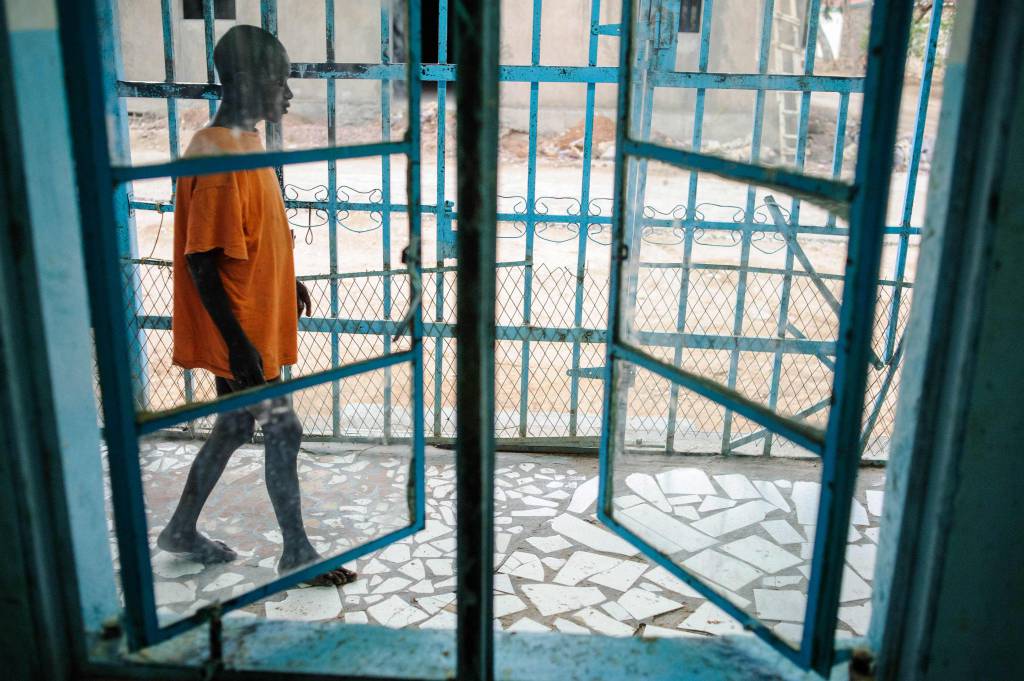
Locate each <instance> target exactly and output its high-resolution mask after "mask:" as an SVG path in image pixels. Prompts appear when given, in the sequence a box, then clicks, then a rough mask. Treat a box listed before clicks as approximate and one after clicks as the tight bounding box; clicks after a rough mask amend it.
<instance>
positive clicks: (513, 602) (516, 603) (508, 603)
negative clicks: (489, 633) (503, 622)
mask: <svg viewBox="0 0 1024 681" xmlns="http://www.w3.org/2000/svg"><path fill="white" fill-rule="evenodd" d="M523 610H526V603H523V599H521V598H520V597H519V596H509V595H502V596H495V597H494V616H495V617H504V616H506V615H512V614H514V613H517V612H521V611H523Z"/></svg>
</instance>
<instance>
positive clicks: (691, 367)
mask: <svg viewBox="0 0 1024 681" xmlns="http://www.w3.org/2000/svg"><path fill="white" fill-rule="evenodd" d="M629 169H630V173H632V175H633V176H634V177H637V178H639V179H640V180H641V181H643V180H645V181H646V189H645V191H644V192H643V193H642V194H636V195H634V196H632V197H631V199H632V200H633V205H636V206H643V209H642V213H641V212H640V209H639V208H638V209H637V210H636V211H635V213H634V214H632V215H629V216H627V219H629V220H630V222H629V223H627V224H630V225H635V226H634V227H633V228H632V229H630V230H627V233H628V234H630V236H629V238H628V242H629V257H628V259H627V260H626V262H625V264H624V267H623V276H622V280H621V289H620V290H621V293H620V309H621V314H622V324H623V325H624V331H625V337H626V338H627V339H628V341H629V342H630V343H631V344H632V345H635V346H636V347H639V348H641V349H643V350H644V351H646V352H648V353H649V354H650V355H651V356H653V357H656V358H658V359H660V360H662V361H665V362H668V363H670V364H674V365H676V366H679V367H681V368H682V369H685V370H686V371H689V372H691V373H695V374H698V375H700V376H703V377H705V378H709V379H712V380H714V381H716V382H717V383H719V384H721V385H723V386H726V387H729V388H734V389H736V390H738V391H739V392H741V393H742V394H743V395H745V396H746V397H748V398H750V399H752V400H755V401H757V402H760V403H761V404H764V405H765V406H768V407H770V408H772V409H774V410H777V411H778V412H779V413H782V414H787V415H791V416H796V417H799V418H809V417H813V416H815V415H819V416H824V415H827V411H823V410H824V409H825V406H826V405H824V404H822V402H823V401H825V402H826V404H827V398H828V397H829V395H830V394H831V389H832V366H833V364H834V362H833V359H834V354H835V340H836V334H837V332H838V309H839V302H840V300H841V298H842V292H843V289H842V283H843V280H842V273H843V268H844V266H845V259H846V252H847V229H846V225H845V222H844V221H842V220H837V221H836V222H835V225H834V226H832V223H831V218H830V216H829V214H828V213H827V212H825V211H824V210H823V209H821V208H818V207H817V206H813V205H809V204H808V203H806V202H803V203H801V204H799V207H798V206H797V204H796V203H795V202H794V201H793V200H792V198H791V197H789V196H786V195H784V194H782V193H780V192H776V191H767V190H765V189H763V188H759V187H748V186H747V185H745V184H740V183H736V182H729V181H726V180H722V179H720V178H715V177H709V176H706V175H700V176H699V177H696V178H694V179H691V175H690V173H689V172H688V171H682V170H678V169H676V168H673V167H670V166H667V165H665V164H661V163H651V162H647V163H644V162H641V161H637V160H635V159H631V161H630V164H629ZM794 223H796V224H794ZM701 425H703V426H705V430H709V431H715V430H717V429H719V428H720V426H719V424H716V423H714V420H713V419H712V418H711V417H709V416H708V417H702V418H701Z"/></svg>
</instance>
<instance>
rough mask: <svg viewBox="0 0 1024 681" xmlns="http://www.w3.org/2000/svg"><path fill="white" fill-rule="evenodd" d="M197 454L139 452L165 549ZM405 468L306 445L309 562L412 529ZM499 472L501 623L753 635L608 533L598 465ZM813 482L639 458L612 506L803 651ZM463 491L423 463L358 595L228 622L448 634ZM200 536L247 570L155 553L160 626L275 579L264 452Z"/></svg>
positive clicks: (863, 621)
mask: <svg viewBox="0 0 1024 681" xmlns="http://www.w3.org/2000/svg"><path fill="white" fill-rule="evenodd" d="M197 448H198V444H197V443H195V442H176V441H156V442H149V443H147V445H146V446H145V447H144V448H143V452H142V457H143V477H144V483H145V487H146V494H147V504H148V507H149V513H150V517H149V522H150V531H151V538H152V539H154V540H155V537H156V535H157V534H158V533H159V530H160V529H162V527H163V524H164V522H166V518H167V517H168V516H169V514H170V512H171V510H173V506H174V503H175V502H176V500H177V497H178V494H180V490H181V487H182V485H183V484H184V479H185V476H186V474H187V472H188V467H189V464H190V463H191V461H192V458H193V457H194V455H195V451H196V450H197ZM408 462H409V457H408V451H407V449H405V448H403V447H401V446H390V447H385V446H367V445H361V446H340V445H320V444H307V445H306V446H305V447H304V449H303V452H302V453H301V454H300V477H301V480H302V483H301V484H302V490H303V509H304V515H305V518H306V525H307V530H308V531H309V534H310V538H311V540H312V541H313V543H314V545H315V546H316V548H317V549H318V550H319V551H320V552H321V553H323V554H329V553H336V552H340V551H341V550H343V549H345V548H347V547H349V546H352V545H354V544H356V543H361V542H365V541H368V540H369V539H372V538H374V537H377V536H380V535H381V534H383V533H385V532H387V531H390V530H392V529H395V528H397V527H400V526H401V525H403V524H404V523H405V522H406V517H405V510H404V509H405V502H404V500H405V481H406V475H407V471H408ZM497 464H498V466H497V471H496V480H495V507H496V515H495V550H496V555H495V568H496V573H495V577H494V583H495V602H494V607H495V617H496V623H495V626H496V627H500V628H502V629H504V630H507V631H550V630H559V631H562V632H567V633H579V634H586V633H598V634H603V635H607V636H644V637H665V636H687V635H695V636H707V635H719V634H726V633H738V632H741V631H742V629H740V628H739V626H738V625H737V624H736V623H735V622H734V621H733V620H732V619H731V618H729V617H728V616H726V615H724V614H723V613H722V612H721V611H720V610H719V609H718V608H716V607H715V606H713V605H712V604H711V603H709V602H708V601H707V600H706V599H705V598H703V597H702V596H700V595H699V594H697V592H695V591H693V590H692V589H691V588H689V587H688V586H687V585H685V584H683V583H682V582H680V581H678V580H677V579H675V578H674V577H673V576H671V575H670V574H669V573H668V572H667V571H665V570H664V569H662V568H660V567H657V566H654V565H653V564H652V563H650V562H649V561H648V560H647V559H646V558H644V557H643V556H642V554H640V553H639V552H638V551H637V550H636V549H635V548H634V547H632V546H631V545H629V544H628V543H626V542H625V541H623V540H622V539H620V538H619V537H618V536H617V535H614V534H613V533H611V532H610V531H609V530H608V529H606V528H604V527H603V526H602V525H600V524H599V523H598V522H597V520H596V519H595V517H594V505H595V500H596V495H597V478H596V474H597V461H596V459H593V458H582V457H561V456H550V455H535V456H531V455H522V454H500V455H499V458H498V462H497ZM819 475H820V467H819V466H818V464H817V463H816V462H806V461H804V462H801V461H793V460H768V461H765V460H761V459H752V458H745V457H673V458H667V457H652V458H650V459H647V460H645V459H643V458H637V459H636V460H634V458H633V457H631V458H630V459H629V460H628V461H627V462H624V463H620V465H619V470H617V472H616V496H615V499H614V503H615V505H616V507H617V511H618V516H619V517H620V518H621V521H622V522H623V523H625V524H627V525H628V526H629V527H630V528H631V529H633V530H634V531H635V532H637V533H638V534H639V535H641V536H643V537H644V538H646V539H647V540H649V541H650V542H651V543H652V544H654V545H655V546H656V547H657V548H659V549H661V550H662V551H665V552H667V553H669V554H670V555H671V556H672V557H673V559H675V560H677V561H678V562H680V563H682V564H683V565H684V566H686V567H687V568H688V569H689V570H691V571H692V572H694V573H696V574H698V575H701V576H703V577H705V578H707V579H708V580H709V581H710V582H711V583H712V584H713V585H714V586H715V588H716V589H718V590H719V591H721V592H722V593H725V594H726V595H727V596H728V597H729V598H731V599H732V600H733V602H735V603H737V604H739V605H741V606H742V607H743V608H744V609H745V610H746V611H748V612H750V613H752V614H755V615H756V616H757V617H759V618H761V619H762V620H764V621H766V622H768V623H769V624H770V625H771V626H772V627H773V629H774V630H775V631H776V632H777V633H779V634H780V635H782V636H783V637H784V638H787V639H790V640H795V639H796V637H798V636H799V631H800V622H801V621H802V618H803V614H804V607H805V604H806V591H807V584H808V576H809V574H810V565H809V562H810V556H811V551H812V547H813V543H812V542H813V537H814V522H815V514H816V510H817V497H818V493H819V486H818V483H817V479H818V477H819ZM454 477H455V471H454V465H453V464H452V453H451V452H448V451H442V450H436V449H429V450H428V456H427V516H428V522H427V527H426V529H425V530H424V531H422V532H420V533H418V534H416V535H415V536H413V537H410V538H407V539H405V540H403V541H400V542H398V543H395V544H392V545H391V546H388V547H387V548H385V549H382V550H380V551H378V552H376V553H374V554H371V555H369V556H366V557H365V558H362V559H359V560H358V561H356V562H355V564H354V565H352V566H351V567H354V568H355V569H356V570H357V571H358V572H359V573H360V576H361V578H360V579H359V580H358V581H356V582H355V583H353V584H350V585H346V586H344V587H341V588H335V587H300V588H294V589H290V590H288V591H286V592H285V593H283V594H277V595H275V596H272V597H270V598H269V599H267V600H266V601H263V602H259V603H256V604H253V605H251V606H248V607H247V608H245V610H244V611H242V612H240V613H236V614H235V615H234V616H240V617H268V618H274V619H291V620H310V621H312V620H341V621H344V622H348V623H368V624H379V625H384V626H389V627H424V628H454V626H455V614H454V610H455V594H454V591H455V578H454V556H455V535H454V522H455V517H454V499H453V496H454ZM883 487H884V471H882V470H879V469H864V470H862V471H861V474H860V479H859V485H858V492H857V497H856V501H855V502H854V505H853V513H852V517H851V527H850V534H849V541H850V546H849V549H848V552H847V565H846V567H845V572H844V578H843V589H842V597H841V599H842V603H841V607H840V610H839V631H840V635H854V634H857V635H860V634H864V633H865V631H866V628H867V624H868V621H869V619H870V597H871V579H872V576H873V572H874V560H875V547H876V542H877V540H878V520H879V515H880V513H881V509H882V489H883ZM200 528H201V529H202V530H203V531H204V532H207V533H208V534H209V535H210V536H212V537H214V538H217V539H222V540H224V541H226V542H227V543H228V544H229V545H231V546H232V547H233V548H234V549H236V551H238V552H239V559H238V560H237V561H236V562H233V563H230V564H226V565H219V566H211V567H207V568H204V567H203V566H202V565H199V564H197V563H192V562H189V561H187V560H184V559H182V558H180V557H178V556H174V555H171V554H168V553H166V552H163V551H160V550H159V549H155V553H154V556H153V566H154V573H155V580H156V593H157V601H158V603H159V604H160V613H161V616H162V617H163V618H165V619H166V620H169V619H173V618H177V617H178V616H179V615H180V614H182V613H186V612H190V611H192V610H193V609H194V608H195V607H197V606H200V605H203V604H206V603H209V602H212V601H214V600H216V599H222V598H228V597H231V596H234V595H236V594H239V593H242V592H245V591H247V590H249V589H252V588H253V587H254V586H258V585H261V584H264V583H266V582H267V581H269V580H271V579H273V578H274V576H275V575H276V572H275V565H276V562H277V558H278V555H279V547H280V542H281V537H280V533H279V531H278V529H277V527H276V524H275V522H274V516H273V512H272V508H271V506H270V503H269V499H268V496H267V493H266V489H265V487H264V485H263V470H262V449H261V448H260V447H258V446H256V445H253V446H248V447H245V448H243V449H241V450H239V452H238V453H237V454H236V456H235V458H234V459H233V460H232V462H231V463H230V464H229V466H228V469H227V471H226V473H225V476H224V478H223V479H222V481H221V484H220V485H219V486H218V488H217V489H216V490H215V491H214V494H213V496H212V497H211V499H210V502H209V504H208V506H207V510H206V511H205V512H204V515H203V518H202V519H201V521H200ZM154 546H155V541H154ZM115 554H116V547H115Z"/></svg>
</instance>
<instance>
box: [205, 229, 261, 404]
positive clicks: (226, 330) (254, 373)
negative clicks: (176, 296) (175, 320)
mask: <svg viewBox="0 0 1024 681" xmlns="http://www.w3.org/2000/svg"><path fill="white" fill-rule="evenodd" d="M221 257H222V254H221V249H219V248H218V249H214V250H212V251H206V252H204V253H191V254H189V255H187V256H185V259H186V260H187V261H188V269H189V273H190V274H191V275H192V281H194V282H195V285H196V289H197V290H198V291H199V299H200V300H201V301H202V303H203V307H204V308H206V311H207V313H209V315H210V318H211V319H212V320H213V323H214V325H215V326H216V327H217V330H218V331H220V335H221V337H222V338H223V339H224V343H225V344H226V345H227V346H228V361H229V363H230V365H231V373H232V375H233V376H234V380H235V382H237V383H239V384H240V385H241V386H243V387H249V386H253V385H259V384H261V383H264V382H266V381H265V379H264V377H263V359H262V358H261V357H260V353H259V351H258V350H257V349H256V347H255V346H254V345H253V344H252V342H251V341H250V340H249V337H248V336H246V335H245V331H244V330H243V329H242V325H241V324H239V323H238V318H237V317H235V313H234V311H233V310H232V309H231V303H230V301H229V300H228V294H227V291H225V290H224V282H223V281H221V278H220V271H219V269H218V267H217V261H218V260H219V259H220V258H221Z"/></svg>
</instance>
